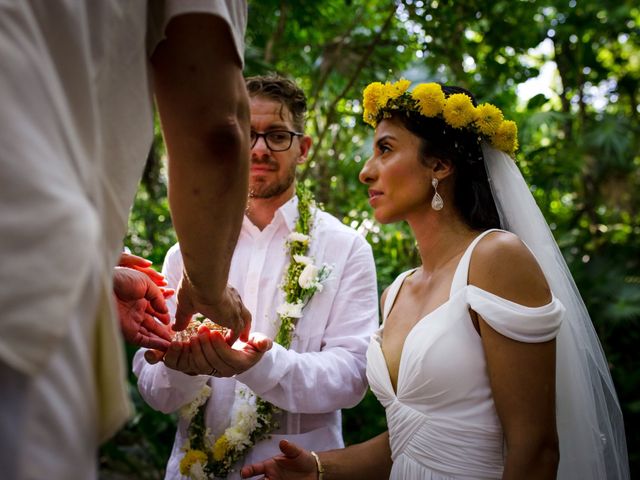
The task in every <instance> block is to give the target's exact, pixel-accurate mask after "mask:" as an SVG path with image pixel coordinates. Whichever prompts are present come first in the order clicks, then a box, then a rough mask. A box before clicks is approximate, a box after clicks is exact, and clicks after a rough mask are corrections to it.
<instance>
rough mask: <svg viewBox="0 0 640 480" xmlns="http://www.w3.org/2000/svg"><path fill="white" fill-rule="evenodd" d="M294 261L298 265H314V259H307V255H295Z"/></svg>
mask: <svg viewBox="0 0 640 480" xmlns="http://www.w3.org/2000/svg"><path fill="white" fill-rule="evenodd" d="M293 259H294V260H295V261H296V263H302V264H303V265H311V264H312V263H313V259H312V258H311V257H307V256H306V255H294V256H293Z"/></svg>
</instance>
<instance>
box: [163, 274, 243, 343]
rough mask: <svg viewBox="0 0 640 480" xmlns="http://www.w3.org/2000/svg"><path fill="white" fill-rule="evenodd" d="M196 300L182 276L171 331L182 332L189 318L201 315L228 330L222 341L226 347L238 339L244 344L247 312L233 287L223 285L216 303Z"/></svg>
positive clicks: (197, 296) (193, 291) (189, 283)
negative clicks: (224, 339)
mask: <svg viewBox="0 0 640 480" xmlns="http://www.w3.org/2000/svg"><path fill="white" fill-rule="evenodd" d="M200 298H201V295H199V294H198V293H197V292H196V290H195V288H194V287H193V285H192V284H191V282H190V281H189V278H188V277H187V276H186V275H185V276H183V278H182V280H181V282H180V285H179V286H178V296H177V306H176V315H175V319H176V322H175V324H174V326H173V329H174V330H176V331H180V330H184V329H185V328H186V327H187V325H189V321H190V320H191V317H192V316H193V315H194V314H196V313H201V314H202V315H203V316H205V317H206V318H208V319H210V320H211V321H213V322H215V323H217V324H218V325H222V326H223V327H227V328H228V329H230V332H229V334H228V335H227V338H226V340H227V343H228V344H229V345H233V343H234V342H235V341H236V340H237V339H238V338H240V340H242V341H245V342H246V341H247V339H248V338H249V331H250V330H251V313H249V310H247V308H246V307H245V306H244V304H243V303H242V299H241V298H240V295H239V294H238V292H237V291H236V289H235V288H233V287H231V286H229V285H227V287H226V288H225V289H224V291H223V292H222V295H221V296H220V297H219V298H218V299H217V300H213V301H208V300H200Z"/></svg>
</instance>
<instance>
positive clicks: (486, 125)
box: [475, 103, 504, 136]
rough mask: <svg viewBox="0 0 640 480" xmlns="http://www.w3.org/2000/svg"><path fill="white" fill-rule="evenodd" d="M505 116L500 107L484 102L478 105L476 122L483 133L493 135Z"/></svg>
mask: <svg viewBox="0 0 640 480" xmlns="http://www.w3.org/2000/svg"><path fill="white" fill-rule="evenodd" d="M503 120H504V116H503V115H502V112H501V111H500V109H499V108H498V107H496V106H495V105H491V104H490V103H483V104H482V105H479V106H478V107H476V121H475V124H476V126H477V127H478V130H480V133H482V134H483V135H487V136H491V135H493V134H495V133H496V132H497V131H498V128H499V127H500V125H501V124H502V121H503Z"/></svg>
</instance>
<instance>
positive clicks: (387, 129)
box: [359, 118, 431, 223]
mask: <svg viewBox="0 0 640 480" xmlns="http://www.w3.org/2000/svg"><path fill="white" fill-rule="evenodd" d="M420 145H421V143H420V139H419V138H418V137H417V136H416V135H414V134H413V133H411V132H410V131H409V130H407V129H406V128H405V127H404V126H403V125H402V123H400V122H399V121H397V120H395V119H393V118H390V119H386V120H383V121H382V122H380V124H379V125H378V127H377V129H376V135H375V138H374V150H373V155H372V156H371V158H369V160H367V162H366V163H365V165H364V167H363V168H362V170H361V171H360V176H359V178H360V181H361V182H362V183H365V184H367V185H369V204H370V205H371V206H372V207H373V209H374V215H375V218H376V220H378V221H379V222H380V223H391V222H397V221H400V220H406V219H408V218H409V217H411V216H412V215H413V214H419V215H422V214H424V213H425V212H426V211H428V210H427V209H428V207H429V205H430V201H431V200H430V198H429V192H430V188H431V176H430V170H429V169H428V168H427V167H426V166H425V165H424V164H423V163H422V162H420V160H419V154H420Z"/></svg>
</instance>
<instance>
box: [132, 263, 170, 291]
mask: <svg viewBox="0 0 640 480" xmlns="http://www.w3.org/2000/svg"><path fill="white" fill-rule="evenodd" d="M130 268H133V269H134V270H137V271H139V272H141V273H144V274H145V275H146V276H147V277H149V279H150V280H151V281H152V282H153V283H155V284H156V285H158V286H159V287H164V286H165V285H166V284H167V281H166V280H165V278H164V275H162V274H161V273H160V272H157V271H156V270H154V269H153V268H151V267H141V266H138V265H134V266H132V267H130Z"/></svg>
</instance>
